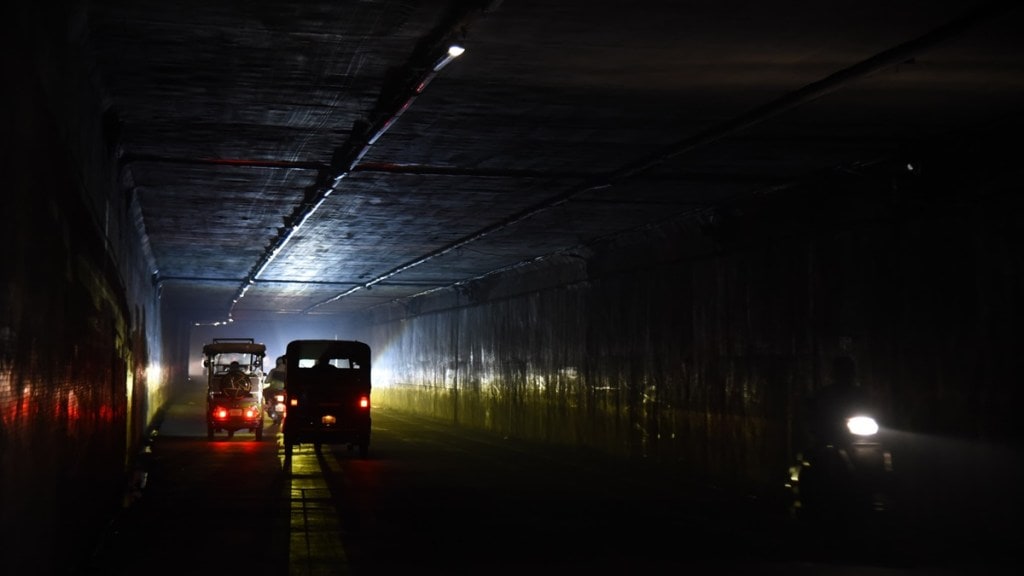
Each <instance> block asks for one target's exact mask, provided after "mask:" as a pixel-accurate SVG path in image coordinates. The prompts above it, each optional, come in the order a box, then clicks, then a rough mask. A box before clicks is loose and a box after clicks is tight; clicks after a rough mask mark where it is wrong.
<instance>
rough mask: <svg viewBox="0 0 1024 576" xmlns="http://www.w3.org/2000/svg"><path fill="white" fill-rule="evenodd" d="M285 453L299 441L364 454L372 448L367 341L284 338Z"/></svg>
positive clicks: (317, 446) (289, 451)
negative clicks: (285, 349) (285, 362)
mask: <svg viewBox="0 0 1024 576" xmlns="http://www.w3.org/2000/svg"><path fill="white" fill-rule="evenodd" d="M285 356H286V357H287V370H286V377H285V386H284V392H285V403H286V407H285V415H284V421H283V422H282V425H281V433H282V436H283V437H284V449H285V456H286V457H289V456H291V455H292V450H293V447H294V446H295V445H298V444H312V445H313V447H314V449H315V450H316V451H317V452H319V451H320V449H321V446H322V445H323V444H346V445H348V449H349V450H352V449H353V448H358V449H359V455H360V456H361V457H363V458H365V457H366V455H367V451H368V450H369V448H370V388H371V385H370V346H369V345H368V344H365V343H363V342H359V341H356V340H293V341H292V342H289V343H288V347H287V351H286V353H285Z"/></svg>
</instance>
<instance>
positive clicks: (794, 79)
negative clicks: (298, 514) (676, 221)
mask: <svg viewBox="0 0 1024 576" xmlns="http://www.w3.org/2000/svg"><path fill="white" fill-rule="evenodd" d="M1021 12H1022V10H1021V9H1020V8H1018V7H1017V6H1016V5H1015V3H1014V2H1001V3H981V2H969V1H937V0H920V1H896V2H894V1H892V0H856V1H838V2H821V1H814V2H811V1H808V2H753V1H747V2H736V1H731V0H707V1H705V0H699V1H689V2H681V1H680V2H668V1H657V2H650V1H644V0H629V1H601V2H597V1H594V0H559V1H551V0H506V1H504V2H442V1H427V0H423V1H408V2H402V1H398V0H333V1H326V0H291V1H287V2H270V1H265V0H245V1H241V0H231V1H226V0H224V1H222V0H217V1H210V0H203V1H198V0H175V1H172V2H168V1H167V0H161V1H154V0H120V1H111V0H94V1H92V2H91V3H89V8H88V27H89V37H90V39H91V46H92V48H94V49H95V58H96V69H97V70H98V73H99V77H100V83H101V84H102V89H103V90H104V92H105V94H106V95H107V99H108V101H109V104H110V109H109V112H108V118H107V120H108V121H109V122H108V124H109V125H110V126H113V127H115V128H116V136H117V138H118V140H119V148H118V149H119V152H118V153H119V154H120V179H121V183H122V185H123V186H124V187H125V189H126V190H128V191H129V193H130V198H133V199H134V200H136V201H137V205H138V207H139V208H140V210H141V215H142V218H141V221H142V223H143V224H144V226H145V230H146V233H147V235H148V244H149V247H150V249H151V251H152V256H153V260H154V262H153V265H154V268H155V270H154V281H156V282H158V284H159V285H160V287H161V290H162V297H163V298H165V299H169V301H170V302H172V303H178V304H179V305H185V306H187V307H188V309H189V310H191V311H192V312H191V314H193V315H194V316H195V318H194V320H195V321H197V322H202V321H219V320H223V319H226V318H228V317H231V318H234V319H239V318H243V317H256V316H258V315H262V314H282V313H305V314H310V315H316V314H346V313H350V312H358V311H365V310H367V309H369V308H372V307H376V306H380V305H382V304H386V303H390V302H394V301H401V300H404V299H408V298H412V297H414V296H416V295H419V294H424V293H427V292H430V291H433V290H436V289H438V288H444V287H451V286H453V285H457V284H459V283H463V282H467V281H469V280H471V279H474V278H479V277H483V276H486V275H488V274H490V273H494V272H496V271H502V270H508V269H511V268H514V267H516V266H517V265H521V264H522V263H525V262H530V261H533V260H536V259H537V258H539V257H543V256H545V255H551V254H554V253H558V252H563V251H568V252H571V251H574V250H578V249H581V248H585V247H587V246H588V245H590V244H593V243H595V242H598V241H603V240H607V239H610V238H611V239H614V238H615V237H616V236H617V235H621V234H626V233H629V232H631V231H636V230H638V229H641V228H643V227H645V226H650V225H652V224H657V223H660V222H664V221H666V220H669V219H671V218H677V217H686V216H687V215H700V214H704V213H711V212H712V211H713V210H715V209H716V207H720V206H723V205H728V203H730V202H735V201H736V200H737V199H738V198H743V197H753V196H757V195H762V196H763V195H766V194H768V193H770V192H771V191H777V190H781V189H786V187H789V186H793V185H795V184H796V183H799V182H802V181H806V180H807V179H808V178H814V177H816V175H819V174H823V173H829V172H835V171H856V170H866V169H868V168H870V167H872V166H878V165H889V164H891V163H894V162H895V163H898V162H901V161H902V158H903V156H904V155H906V154H907V153H908V151H910V150H916V149H919V148H921V147H922V146H926V145H930V144H933V143H935V142H947V143H950V146H952V147H953V148H955V149H958V150H962V151H965V152H966V151H969V150H972V149H975V148H976V147H977V145H980V144H981V143H990V142H992V141H994V139H998V138H1000V137H1002V136H1003V135H1004V134H1005V135H1011V136H1013V137H1014V138H1016V137H1017V135H1018V130H1019V122H1018V120H1019V117H1020V112H1021V107H1022V102H1024V98H1022V97H1024V50H1022V49H1021V48H1022V44H1024V43H1022V41H1021V39H1020V38H1021V35H1020V30H1021V29H1024V27H1022V24H1024V17H1022V14H1021ZM453 44H456V45H459V46H462V47H463V48H464V49H465V52H464V53H463V54H462V55H461V56H458V57H455V58H451V59H450V60H448V61H446V54H447V49H448V47H449V46H450V45H453ZM1015 124H1016V125H1017V126H1018V128H1017V129H1011V126H1013V125H1015Z"/></svg>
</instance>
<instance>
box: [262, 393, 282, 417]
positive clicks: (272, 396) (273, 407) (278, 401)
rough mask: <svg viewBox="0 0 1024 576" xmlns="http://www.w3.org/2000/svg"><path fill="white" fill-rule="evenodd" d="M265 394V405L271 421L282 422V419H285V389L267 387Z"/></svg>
mask: <svg viewBox="0 0 1024 576" xmlns="http://www.w3.org/2000/svg"><path fill="white" fill-rule="evenodd" d="M264 396H265V401H264V402H263V406H264V408H265V410H266V412H267V416H268V417H270V421H271V422H273V423H274V424H280V423H281V420H282V419H284V412H285V404H284V391H283V390H270V389H267V390H266V391H265V392H264Z"/></svg>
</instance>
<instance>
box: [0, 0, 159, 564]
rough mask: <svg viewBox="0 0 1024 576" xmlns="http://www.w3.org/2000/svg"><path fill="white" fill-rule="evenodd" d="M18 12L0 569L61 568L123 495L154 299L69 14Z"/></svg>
mask: <svg viewBox="0 0 1024 576" xmlns="http://www.w3.org/2000/svg"><path fill="white" fill-rule="evenodd" d="M22 4H24V3H22ZM14 8H15V9H14V11H13V12H14V13H13V14H10V15H9V17H8V18H6V19H5V20H4V25H5V28H4V33H3V34H2V35H0V36H2V37H3V42H4V49H3V50H2V51H0V58H2V62H3V64H4V66H3V69H4V71H5V73H6V74H7V76H6V79H7V82H6V85H5V88H4V90H3V92H4V95H5V96H7V97H9V98H11V101H10V102H9V104H8V105H6V106H4V107H3V111H4V112H3V113H4V114H5V124H4V127H5V130H4V134H3V151H2V154H0V158H2V162H3V170H2V173H3V176H4V185H3V190H2V192H0V209H2V211H0V213H2V214H3V215H4V217H5V222H4V225H3V226H2V227H0V247H2V250H3V252H2V256H3V263H4V265H3V267H2V268H0V557H2V558H3V568H0V571H2V572H3V573H4V574H19V575H28V574H66V573H72V572H73V570H74V569H75V568H76V567H78V566H81V565H82V564H83V563H84V562H85V561H86V559H87V557H88V555H89V554H90V552H91V551H92V550H93V549H94V548H95V547H96V546H97V544H98V542H99V540H98V539H99V538H100V534H101V531H102V530H103V529H104V528H105V527H106V525H107V522H108V521H109V520H110V519H111V518H112V517H113V515H114V514H116V512H117V511H118V510H119V509H120V508H121V506H122V505H123V504H124V499H125V498H126V497H127V496H129V495H130V493H131V491H130V489H131V483H132V482H133V480H134V478H133V473H132V466H133V458H134V456H135V455H136V454H137V453H138V452H139V451H141V450H142V449H143V444H144V436H145V433H146V429H147V426H148V425H149V424H150V422H151V421H152V420H153V418H154V416H155V414H156V413H157V411H158V409H159V407H160V405H161V404H162V402H163V401H164V398H163V393H162V390H163V388H162V378H161V377H160V375H159V373H154V372H151V371H150V366H159V365H160V363H161V359H162V353H161V350H160V341H161V338H160V328H161V327H160V311H159V307H158V300H157V298H156V294H155V291H154V288H153V286H152V285H151V283H150V282H149V274H150V270H151V267H150V265H149V264H148V258H147V255H146V252H145V242H144V238H143V236H142V235H141V233H140V228H139V213H138V207H137V206H136V205H134V203H133V202H132V201H131V198H130V197H129V196H125V194H124V193H122V192H121V190H122V189H121V188H120V187H119V186H117V185H116V184H117V177H118V171H117V168H116V156H117V150H116V141H117V133H116V125H115V123H113V122H112V118H113V116H112V115H111V114H109V113H107V109H106V107H105V104H106V103H105V102H104V98H103V95H102V94H101V93H100V92H99V90H98V89H97V84H96V82H95V78H94V77H92V75H91V74H92V71H93V70H94V67H93V66H92V65H91V63H90V62H89V61H88V54H89V50H88V49H87V46H86V43H85V42H86V41H85V32H86V29H85V27H84V26H83V25H82V20H81V14H80V13H77V12H75V10H74V9H72V8H71V6H70V5H68V6H63V5H62V6H56V5H50V3H47V4H46V6H43V5H35V6H34V7H33V8H30V7H28V6H25V5H19V6H17V7H14ZM65 8H66V9H67V10H68V11H67V12H64V11H63V10H64V9H65ZM35 10H38V11H39V13H36V12H34V11H35ZM43 12H45V14H43ZM8 26H9V27H10V28H9V29H8ZM5 102H7V101H5Z"/></svg>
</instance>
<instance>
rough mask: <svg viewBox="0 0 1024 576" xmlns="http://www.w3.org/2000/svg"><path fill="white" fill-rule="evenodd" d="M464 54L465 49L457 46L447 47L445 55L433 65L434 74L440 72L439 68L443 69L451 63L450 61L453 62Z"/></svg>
mask: <svg viewBox="0 0 1024 576" xmlns="http://www.w3.org/2000/svg"><path fill="white" fill-rule="evenodd" d="M465 52H466V49H465V48H463V47H462V46H459V45H458V44H452V45H451V46H449V47H448V52H446V53H445V55H444V57H442V58H441V59H440V60H438V61H437V64H434V72H440V71H441V68H444V67H445V66H447V65H448V64H449V63H451V61H452V60H455V59H456V58H458V57H459V56H462V55H463V54H464V53H465Z"/></svg>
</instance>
